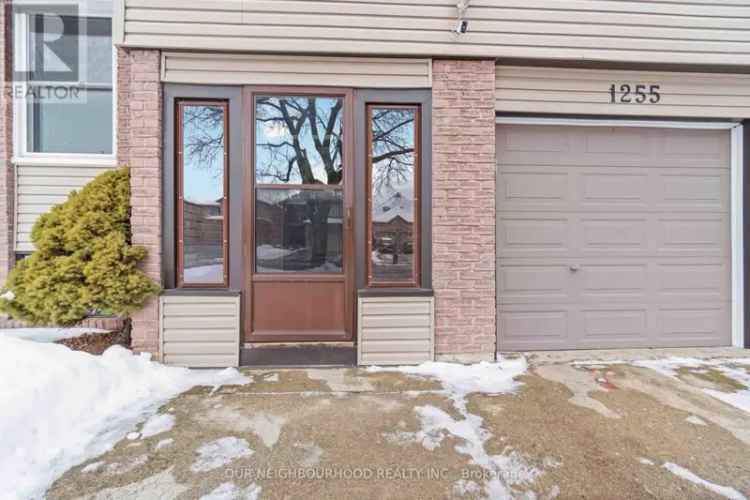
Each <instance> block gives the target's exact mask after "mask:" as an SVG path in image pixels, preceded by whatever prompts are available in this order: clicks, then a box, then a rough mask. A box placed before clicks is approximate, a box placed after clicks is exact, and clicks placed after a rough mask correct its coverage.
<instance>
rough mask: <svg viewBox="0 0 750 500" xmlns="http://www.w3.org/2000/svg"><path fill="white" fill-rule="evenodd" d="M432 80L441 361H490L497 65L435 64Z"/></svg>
mask: <svg viewBox="0 0 750 500" xmlns="http://www.w3.org/2000/svg"><path fill="white" fill-rule="evenodd" d="M432 72H433V87H432V92H433V94H432V96H433V97H432V99H433V101H432V106H433V108H432V120H433V121H432V124H433V125H432V148H433V152H432V158H433V160H432V169H433V174H432V175H433V181H432V197H433V198H432V224H433V229H432V230H433V242H432V243H433V250H432V252H433V256H432V259H433V260H432V262H433V264H432V265H433V288H434V290H435V313H436V330H435V346H436V354H437V357H438V359H443V360H452V361H462V362H474V361H481V360H493V359H494V358H495V348H496V325H495V320H496V306H495V62H494V61H477V60H435V61H434V63H433V69H432Z"/></svg>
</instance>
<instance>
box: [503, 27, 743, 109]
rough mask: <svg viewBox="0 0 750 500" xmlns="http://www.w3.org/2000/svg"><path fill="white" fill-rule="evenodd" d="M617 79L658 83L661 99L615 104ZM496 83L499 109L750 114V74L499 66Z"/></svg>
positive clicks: (632, 85) (631, 82)
mask: <svg viewBox="0 0 750 500" xmlns="http://www.w3.org/2000/svg"><path fill="white" fill-rule="evenodd" d="M749 22H750V20H749ZM612 84H615V85H616V87H617V88H618V89H619V87H620V85H622V84H630V86H631V87H633V88H634V87H635V85H637V84H644V85H646V86H649V85H659V93H660V95H661V98H660V101H659V102H658V103H657V104H648V103H644V104H635V103H631V104H622V103H616V104H612V103H611V95H610V86H611V85H612ZM495 86H496V110H497V111H499V112H520V113H561V114H584V115H585V114H592V115H598V114H602V115H632V116H649V115H650V116H663V117H670V116H672V117H713V118H743V117H746V116H750V75H741V74H716V73H677V72H655V71H627V70H602V69H596V70H594V69H569V68H545V67H517V66H498V67H497V70H496V79H495ZM618 97H619V93H618Z"/></svg>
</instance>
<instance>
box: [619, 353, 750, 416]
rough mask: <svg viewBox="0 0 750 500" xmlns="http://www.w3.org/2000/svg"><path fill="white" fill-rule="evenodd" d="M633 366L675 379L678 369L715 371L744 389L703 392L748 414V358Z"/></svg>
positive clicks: (679, 360) (651, 362) (672, 359)
mask: <svg viewBox="0 0 750 500" xmlns="http://www.w3.org/2000/svg"><path fill="white" fill-rule="evenodd" d="M633 364H634V365H635V366H640V367H643V368H650V369H651V370H654V371H656V372H658V373H661V374H662V375H665V376H667V377H673V378H677V371H678V370H679V369H680V368H691V369H694V370H695V371H696V372H701V371H703V370H707V369H713V370H716V371H718V372H719V373H721V374H722V375H724V376H725V377H728V378H730V379H732V380H734V381H735V382H738V383H739V384H741V385H743V386H744V387H745V389H741V390H738V391H735V392H724V391H717V390H714V389H703V391H704V392H705V393H706V394H709V395H710V396H713V397H714V398H716V399H718V400H720V401H723V402H725V403H727V404H728V405H731V406H734V407H735V408H739V409H740V410H744V411H746V412H748V413H750V372H748V370H750V358H738V359H712V360H702V359H696V358H677V357H670V358H664V359H653V360H643V361H636V362H634V363H633ZM704 373H705V372H704Z"/></svg>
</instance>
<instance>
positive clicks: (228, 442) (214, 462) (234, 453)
mask: <svg viewBox="0 0 750 500" xmlns="http://www.w3.org/2000/svg"><path fill="white" fill-rule="evenodd" d="M195 451H196V453H198V459H197V460H196V461H195V462H194V463H193V465H191V466H190V470H191V471H193V472H206V471H209V470H213V469H216V468H218V467H221V466H222V465H227V464H228V463H231V462H232V461H233V460H235V459H237V458H242V457H249V456H250V455H252V454H253V453H255V452H254V451H253V450H251V449H250V445H249V444H248V442H247V440H245V439H240V438H236V437H231V436H230V437H223V438H219V439H216V440H214V441H211V442H209V443H206V444H204V445H201V446H200V447H199V448H198V449H197V450H195Z"/></svg>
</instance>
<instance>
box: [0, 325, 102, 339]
mask: <svg viewBox="0 0 750 500" xmlns="http://www.w3.org/2000/svg"><path fill="white" fill-rule="evenodd" d="M87 333H109V330H102V329H101V328H3V329H0V339H1V338H3V337H12V338H16V339H24V340H33V341H34V342H57V341H58V340H66V339H72V338H75V337H80V336H81V335H86V334H87Z"/></svg>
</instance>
